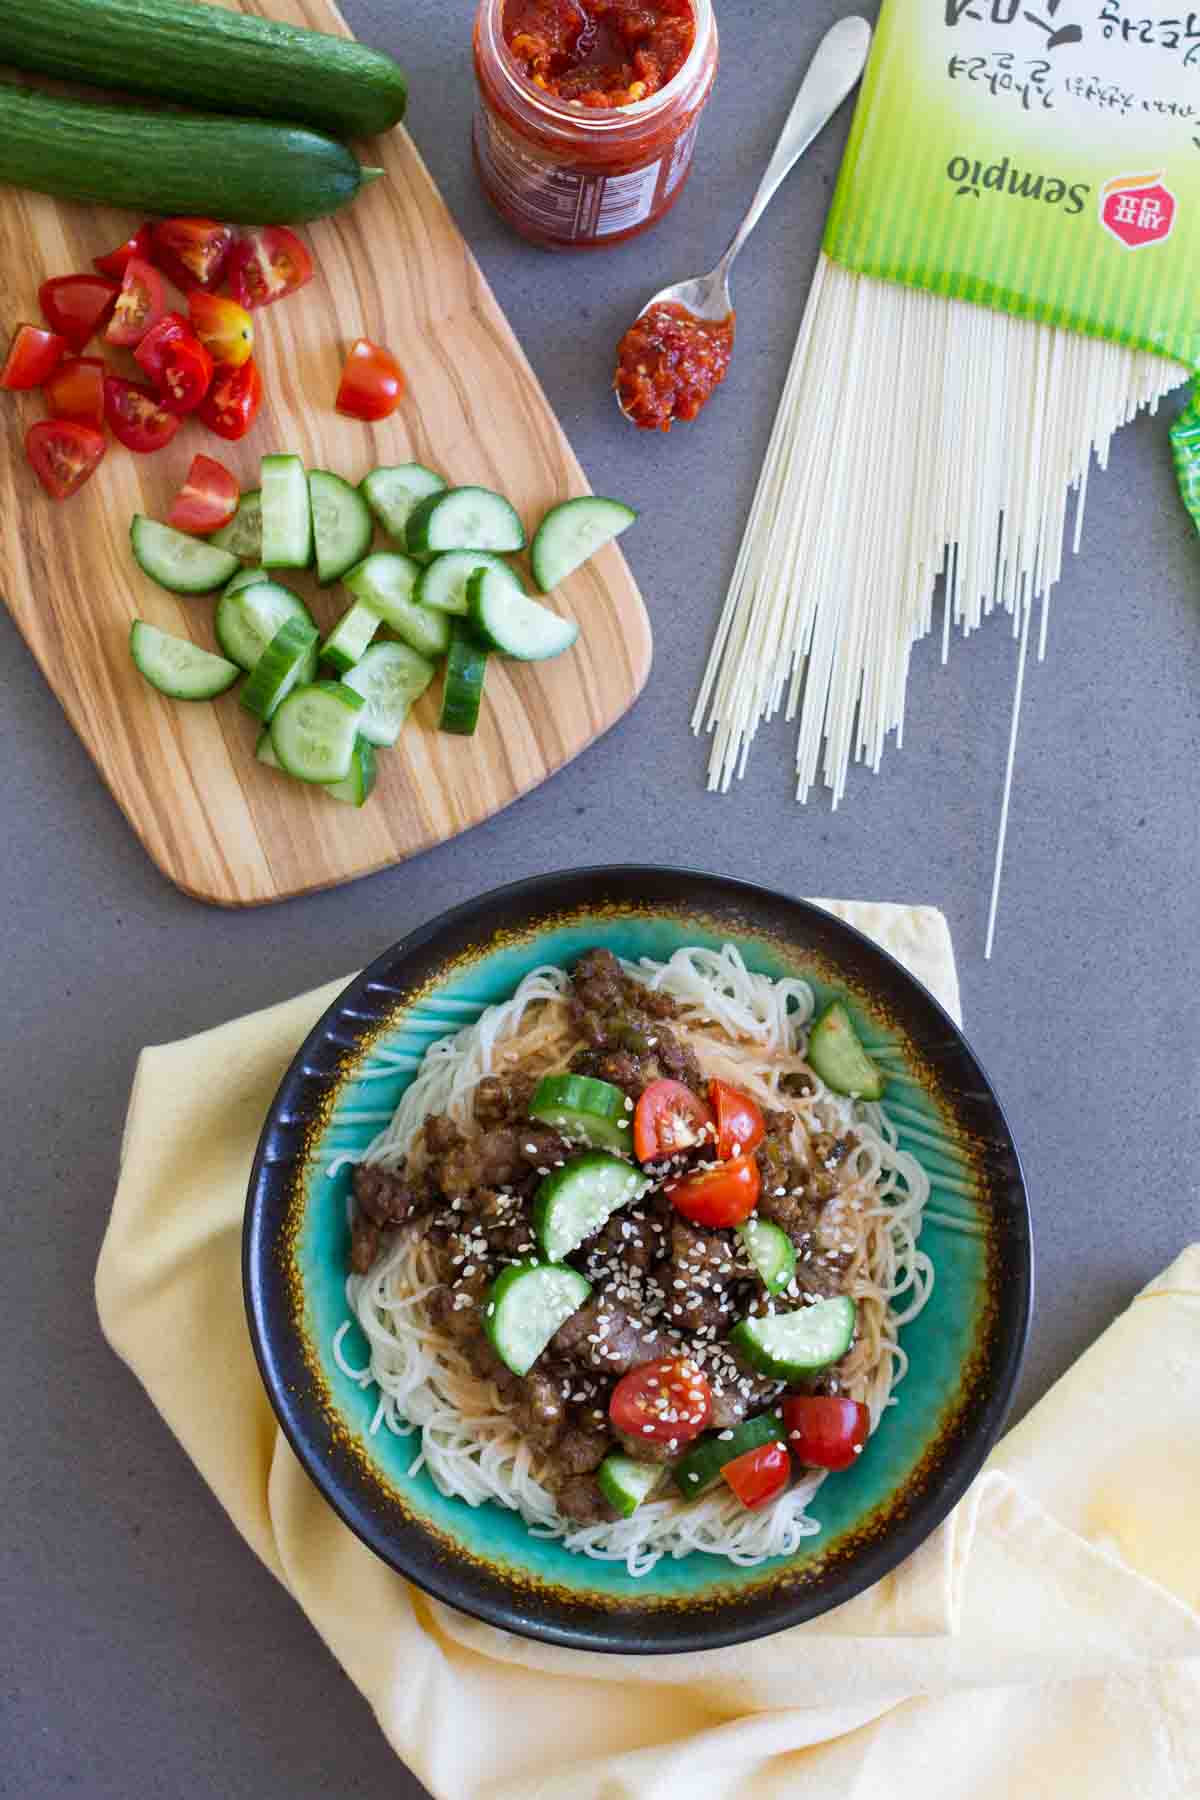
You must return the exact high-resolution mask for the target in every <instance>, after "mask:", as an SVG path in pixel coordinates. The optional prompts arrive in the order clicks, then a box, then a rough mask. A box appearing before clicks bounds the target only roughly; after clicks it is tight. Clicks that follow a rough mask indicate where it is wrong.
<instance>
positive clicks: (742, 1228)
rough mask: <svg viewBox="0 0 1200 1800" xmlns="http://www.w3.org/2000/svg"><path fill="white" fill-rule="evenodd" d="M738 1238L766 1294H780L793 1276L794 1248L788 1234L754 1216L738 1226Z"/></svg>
mask: <svg viewBox="0 0 1200 1800" xmlns="http://www.w3.org/2000/svg"><path fill="white" fill-rule="evenodd" d="M738 1236H739V1237H740V1238H741V1240H742V1242H743V1244H744V1245H745V1246H746V1254H747V1256H748V1257H749V1258H750V1261H751V1262H752V1263H753V1264H754V1267H755V1268H756V1269H757V1271H758V1278H759V1280H760V1281H761V1282H762V1284H763V1286H764V1287H765V1288H766V1290H767V1292H768V1294H782V1293H783V1291H784V1289H785V1288H786V1287H787V1286H788V1284H789V1282H790V1281H791V1280H792V1277H793V1276H794V1275H795V1273H796V1247H795V1245H794V1244H793V1243H792V1240H791V1238H790V1237H789V1236H788V1234H787V1232H786V1231H782V1230H780V1228H779V1226H778V1225H776V1224H775V1223H774V1221H773V1220H771V1219H760V1218H758V1217H757V1216H755V1217H754V1218H752V1219H747V1220H746V1222H745V1224H744V1225H739V1226H738Z"/></svg>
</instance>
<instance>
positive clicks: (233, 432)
mask: <svg viewBox="0 0 1200 1800" xmlns="http://www.w3.org/2000/svg"><path fill="white" fill-rule="evenodd" d="M262 396H263V384H262V376H261V375H260V374H259V372H258V364H257V363H256V362H255V360H254V358H253V357H252V356H251V357H248V358H247V359H246V361H245V362H244V363H243V364H242V366H241V368H240V369H229V368H226V367H225V365H224V364H222V363H218V365H217V367H216V369H215V371H214V373H213V378H212V386H211V387H210V388H209V390H208V392H207V394H206V395H205V396H204V399H203V400H202V401H201V402H200V410H199V413H198V414H197V417H198V418H199V419H200V421H201V422H202V424H205V425H207V426H208V429H209V430H210V431H215V432H216V434H217V436H218V437H223V438H229V439H230V440H233V439H236V438H242V437H245V435H246V433H247V432H248V431H249V429H250V427H251V426H252V425H253V423H254V421H255V419H256V418H257V417H258V409H259V407H260V406H261V405H262Z"/></svg>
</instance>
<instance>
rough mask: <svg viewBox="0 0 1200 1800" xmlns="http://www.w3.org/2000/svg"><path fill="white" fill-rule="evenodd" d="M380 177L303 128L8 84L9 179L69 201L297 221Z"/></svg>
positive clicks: (3, 146) (3, 149)
mask: <svg viewBox="0 0 1200 1800" xmlns="http://www.w3.org/2000/svg"><path fill="white" fill-rule="evenodd" d="M379 173H380V171H379V170H378V169H364V168H363V167H362V166H361V165H360V164H359V163H358V162H357V161H356V160H355V158H354V157H353V156H352V155H351V154H350V152H349V150H347V148H346V146H345V145H344V144H339V143H338V142H337V141H336V139H334V138H331V137H325V136H323V135H322V134H321V133H320V132H316V131H309V130H308V129H307V128H306V127H305V126H303V125H279V124H268V123H267V122H266V121H265V120H261V119H228V118H219V117H217V116H216V115H215V114H207V113H177V112H149V111H145V110H143V109H142V108H140V107H136V108H135V107H130V106H106V105H98V104H95V103H93V102H91V101H84V100H65V99H60V98H58V97H57V96H55V95H50V94H42V93H38V92H37V91H36V90H34V89H33V88H19V87H14V86H12V85H11V84H10V83H7V82H0V182H11V183H12V184H13V185H14V186H16V187H27V188H34V189H35V190H36V191H37V192H38V193H40V194H56V195H57V196H58V197H59V198H60V199H64V200H92V201H96V202H98V203H99V204H101V205H104V206H124V207H129V208H130V209H132V210H133V211H137V212H156V213H179V214H185V215H190V214H198V215H202V216H205V217H209V218H216V219H226V220H228V221H229V222H230V223H231V224H235V225H292V224H300V223H303V222H304V220H306V219H319V218H321V217H322V216H323V215H324V214H325V213H331V212H336V210H337V208H338V207H339V206H345V205H346V203H347V201H349V200H353V199H354V196H355V195H356V194H357V193H358V191H359V189H360V187H362V185H363V183H364V182H366V181H371V180H373V179H374V177H375V176H376V175H378V174H379Z"/></svg>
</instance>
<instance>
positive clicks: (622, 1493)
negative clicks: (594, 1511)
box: [596, 1450, 666, 1519]
mask: <svg viewBox="0 0 1200 1800" xmlns="http://www.w3.org/2000/svg"><path fill="white" fill-rule="evenodd" d="M665 1474H666V1470H665V1469H664V1468H663V1465H662V1463H640V1462H634V1460H633V1458H632V1456H621V1455H620V1454H619V1453H618V1452H617V1451H615V1450H614V1451H613V1452H612V1453H611V1454H610V1455H609V1456H606V1457H605V1459H604V1461H603V1462H602V1463H601V1464H600V1467H599V1468H598V1469H597V1470H596V1480H597V1481H598V1482H599V1483H600V1492H601V1493H602V1494H603V1495H604V1498H605V1499H606V1500H607V1501H608V1504H609V1505H610V1506H611V1507H612V1508H613V1510H614V1511H615V1512H619V1513H620V1515H621V1517H622V1518H623V1519H627V1518H628V1517H629V1516H630V1514H631V1513H635V1512H636V1511H637V1509H638V1507H639V1506H641V1504H642V1502H643V1501H645V1500H648V1499H649V1498H650V1496H651V1494H652V1493H653V1492H654V1490H655V1488H656V1487H658V1486H659V1484H660V1483H661V1481H662V1478H663V1476H664V1475H665Z"/></svg>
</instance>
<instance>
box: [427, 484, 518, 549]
mask: <svg viewBox="0 0 1200 1800" xmlns="http://www.w3.org/2000/svg"><path fill="white" fill-rule="evenodd" d="M405 542H406V543H407V545H408V548H409V550H410V551H411V552H412V553H413V554H415V555H417V556H425V555H432V556H436V555H437V554H438V553H439V552H440V551H442V550H523V549H524V548H525V527H524V526H523V525H522V523H521V521H520V519H519V518H518V517H517V512H516V508H515V507H513V506H510V505H509V503H508V501H507V500H506V499H505V498H504V495H503V494H494V493H493V492H492V490H491V488H482V487H460V488H449V489H447V491H446V492H445V493H442V494H430V496H429V498H428V499H427V500H422V501H420V502H419V503H418V505H416V506H415V507H414V508H413V510H412V512H411V513H410V514H409V516H408V519H407V522H406V524H405Z"/></svg>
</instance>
